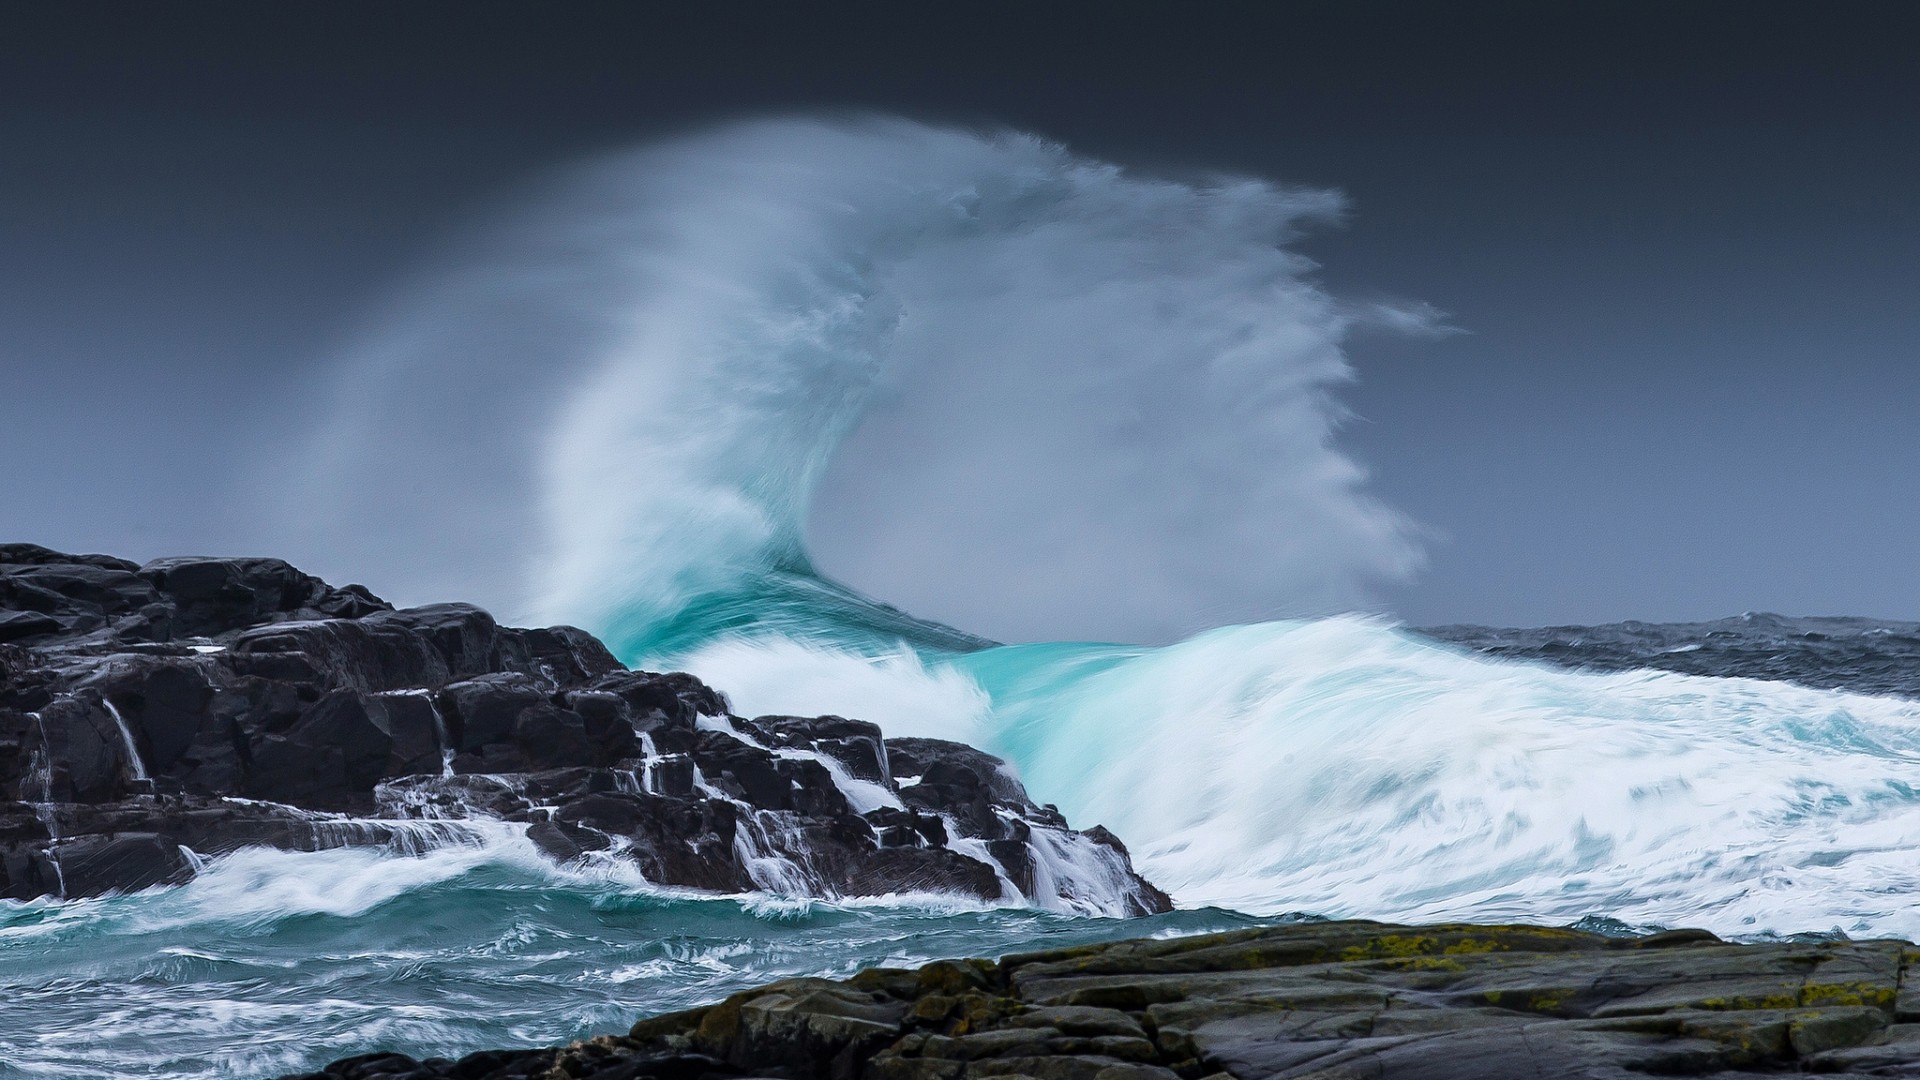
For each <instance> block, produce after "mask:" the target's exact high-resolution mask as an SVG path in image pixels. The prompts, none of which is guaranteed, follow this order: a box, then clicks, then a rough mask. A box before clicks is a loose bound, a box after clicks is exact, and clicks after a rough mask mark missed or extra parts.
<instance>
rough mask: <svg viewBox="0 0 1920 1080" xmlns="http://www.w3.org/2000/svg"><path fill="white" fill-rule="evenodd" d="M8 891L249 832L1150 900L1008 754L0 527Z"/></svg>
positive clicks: (307, 586) (326, 593) (582, 635)
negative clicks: (508, 827) (528, 845)
mask: <svg viewBox="0 0 1920 1080" xmlns="http://www.w3.org/2000/svg"><path fill="white" fill-rule="evenodd" d="M0 792H3V793H5V794H6V795H7V796H9V797H11V799H12V800H13V801H11V802H6V803H0V897H11V898H14V899H27V898H31V897H35V896H41V895H55V896H67V897H73V896H86V895H94V894H98V893H102V892H106V891H111V890H130V889H138V888H144V887H147V886H151V885H156V884H165V883H175V882H180V881H183V880H185V879H186V878H188V877H189V876H191V875H192V874H193V873H194V872H195V868H196V866H198V865H200V864H201V863H202V862H203V861H204V859H205V858H207V857H209V856H216V855H220V854H223V853H227V852H231V851H234V850H236V849H239V848H242V847H247V846H252V845H266V846H270V847H276V848H287V849H302V850H312V849H317V848H324V847H338V846H349V845H379V846H385V847H388V848H392V849H394V850H396V851H398V852H401V853H410V852H415V851H418V850H420V849H422V848H426V847H431V846H435V845H439V844H447V843H470V842H479V839H480V837H481V834H479V833H476V832H475V831H474V830H473V829H472V828H470V827H468V826H469V825H470V823H472V822H475V821H505V822H510V823H514V824H516V825H519V826H524V828H525V832H526V835H527V836H528V837H529V838H530V839H531V840H532V841H533V842H534V843H535V844H536V845H538V846H539V848H540V849H541V850H542V851H544V852H545V853H547V854H548V855H550V856H551V857H553V858H554V859H555V860H557V861H560V862H591V861H594V860H620V861H623V862H625V863H628V864H631V865H633V866H635V867H637V868H638V869H639V870H640V872H641V873H642V874H643V875H644V876H645V877H646V879H647V880H649V881H652V882H655V883H658V884H662V885H674V886H686V887H690V888H697V889H710V890H717V891H722V892H740V891H744V890H749V889H756V888H757V889H772V890H778V891H782V892H787V893H794V894H803V895H813V896H826V897H835V896H864V895H880V894H887V893H900V892H940V893H949V894H961V895H966V896H972V897H977V898H980V899H982V900H989V901H996V900H1017V899H1025V900H1027V901H1030V902H1033V903H1037V904H1041V905H1043V906H1049V907H1056V908H1061V909H1066V910H1078V911H1084V912H1088V913H1097V914H1110V915H1128V914H1140V913H1147V912H1153V911H1161V910H1165V909H1167V908H1168V907H1169V903H1168V901H1167V898H1166V897H1165V895H1164V894H1162V893H1160V892H1159V890H1157V889H1155V888H1154V887H1153V886H1152V885H1150V884H1148V883H1147V882H1145V881H1144V880H1142V879H1141V878H1140V877H1139V876H1138V875H1136V874H1135V873H1134V872H1133V870H1132V867H1131V864H1130V863H1129V861H1128V858H1127V853H1126V850H1125V848H1124V847H1123V846H1122V845H1121V844H1120V842H1119V840H1118V839H1116V838H1114V837H1113V836H1111V835H1110V834H1108V833H1106V832H1105V831H1104V830H1101V829H1094V830H1090V831H1088V832H1085V833H1082V832H1077V831H1074V830H1072V829H1070V828H1069V827H1068V825H1067V823H1066V821H1065V820H1064V819H1062V818H1061V816H1060V815H1059V813H1058V812H1057V811H1055V810H1054V809H1053V808H1052V807H1048V806H1038V805H1035V804H1034V803H1033V802H1032V800H1030V799H1029V798H1028V797H1027V794H1026V792H1025V790H1024V789H1023V788H1022V787H1021V786H1020V783H1019V781H1018V780H1016V779H1015V778H1014V777H1013V776H1012V775H1011V773H1010V772H1008V770H1007V769H1006V767H1005V765H1004V764H1003V763H1002V762H1000V761H999V760H998V759H995V758H993V757H990V756H988V755H986V754H983V753H980V752H979V751H977V750H973V749H971V748H969V747H966V746H963V745H960V744H958V743H949V742H942V741H938V740H928V739H899V740H887V739H883V738H882V737H881V733H880V731H879V729H878V728H877V727H875V726H874V725H872V724H868V723H863V722H860V721H857V720H848V719H844V718H841V717H833V716H828V717H789V716H766V717H759V718H757V719H748V718H745V717H739V716H733V715H731V714H730V712H729V709H728V706H727V702H726V699H725V698H724V697H722V696H721V695H720V694H719V693H717V692H715V691H714V690H712V689H710V688H708V687H707V686H705V685H703V684H702V683H700V682H699V681H698V680H696V679H694V678H693V677H691V676H689V675H685V674H656V673H649V672H639V671H629V670H627V669H626V667H625V666H623V665H622V664H621V663H620V662H619V661H617V660H616V659H614V657H613V656H612V655H611V654H610V653H608V652H607V650H606V649H605V647H603V646H602V645H601V644H600V642H599V641H597V640H595V639H594V638H593V637H592V636H591V635H589V634H587V633H586V632H585V631H582V630H578V629H575V628H573V627H566V626H559V627H550V628H546V629H531V630H527V629H515V628H511V627H504V626H500V625H498V624H497V623H495V621H494V620H493V618H492V617H491V616H489V615H488V614H487V613H486V612H484V611H481V610H480V609H478V608H475V607H471V606H467V605H463V604H440V605H434V606H431V607H421V608H411V609H407V610H394V609H393V608H392V606H391V605H389V604H387V603H386V602H384V601H382V600H380V599H379V598H378V597H376V596H374V595H373V594H372V593H370V592H368V591H367V590H366V589H364V588H361V587H359V586H351V585H350V586H347V587H345V588H334V587H332V586H330V585H328V584H327V583H325V582H323V581H321V580H320V579H318V578H315V577H312V576H310V575H307V574H304V573H301V572H300V571H299V570H296V569H294V568H293V567H291V566H289V565H287V564H286V563H284V562H281V561H279V560H275V559H163V560H159V561H157V562H152V563H148V564H146V565H144V566H139V565H135V564H133V563H130V562H127V561H125V560H121V559H114V558H111V557H107V556H99V555H66V554H61V553H58V552H53V551H49V550H47V549H45V548H39V547H34V546H32V545H24V544H14V545H0Z"/></svg>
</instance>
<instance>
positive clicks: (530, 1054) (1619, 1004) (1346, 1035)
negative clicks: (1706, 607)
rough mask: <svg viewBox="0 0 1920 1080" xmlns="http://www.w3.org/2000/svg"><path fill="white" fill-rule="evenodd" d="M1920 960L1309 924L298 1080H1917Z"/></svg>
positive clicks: (979, 968) (862, 979) (948, 967)
mask: <svg viewBox="0 0 1920 1080" xmlns="http://www.w3.org/2000/svg"><path fill="white" fill-rule="evenodd" d="M1916 961H1920V949H1917V948H1916V947H1915V946H1913V945H1910V944H1908V943H1906V942H1900V941H1866V942H1845V941H1813V942H1781V943H1769V944H1754V945H1734V944H1728V943H1726V942H1722V941H1720V940H1719V939H1717V938H1715V937H1714V936H1713V935H1711V934H1708V933H1705V932H1704V931H1676V932H1671V933H1665V934H1658V935H1654V936H1652V937H1644V938H1638V939H1621V938H1609V937H1602V936H1599V935H1595V934H1588V933H1582V932H1579V931H1576V930H1564V929H1550V928H1543V927H1526V926H1470V925H1446V926H1390V925H1385V924H1381V923H1371V922H1327V923H1304V924H1295V925H1289V926H1279V927H1271V928H1263V929H1254V930H1245V931H1236V932H1232V933H1227V934H1214V935H1207V936H1200V937H1189V938H1179V939H1174V940H1165V941H1161V940H1136V941H1124V942H1118V943H1113V944H1106V945H1092V946H1086V947H1082V948H1074V949H1066V950H1061V951H1057V952H1051V953H1036V954H1029V955H1022V956H1010V957H1006V958H1004V959H1002V960H1000V961H998V962H989V961H982V960H964V961H940V962H937V963H933V964H930V965H928V966H926V967H923V968H920V969H919V970H917V971H904V970H888V969H876V970H870V971H866V972H862V973H861V974H859V975H856V976H855V977H853V978H851V979H848V980H846V981H828V980H822V979H794V980H787V981H783V982H778V983H773V984H770V985H768V986H765V987H762V988H760V989H757V990H751V991H747V992H744V993H740V994H736V995H734V996H733V997H730V998H728V999H726V1000H725V1001H723V1002H720V1003H718V1004H715V1005H713V1006H710V1007H707V1008H702V1009H694V1010H691V1011H688V1012H682V1013H674V1014H671V1015H666V1016H659V1017H654V1018H651V1019H646V1020H642V1021H640V1022H639V1023H638V1024H635V1025H634V1027H633V1029H632V1030H631V1031H630V1032H628V1033H627V1034H625V1035H620V1036H602V1037H600V1038H596V1039H592V1040H589V1041H584V1042H578V1043H574V1044H572V1045H570V1046H566V1047H558V1048H546V1049H540V1050H524V1051H491V1052H488V1053H483V1054H475V1055H471V1056H469V1057H465V1058H461V1059H460V1060H458V1061H452V1060H441V1059H435V1060H430V1061H424V1062H422V1061H415V1060H413V1059H411V1058H407V1057H404V1056H402V1055H395V1054H386V1055H370V1056H364V1057H358V1058H351V1059H347V1060H345V1061H340V1062H336V1063H334V1064H333V1065H330V1066H328V1067H327V1068H326V1069H325V1070H323V1071H322V1072H319V1073H311V1074H307V1075H306V1076H305V1077H302V1078H300V1080H363V1078H372V1077H393V1078H396V1080H401V1078H428V1077H435V1078H438V1077H458V1078H463V1080H478V1078H483V1077H484V1078H497V1080H506V1078H521V1077H525V1078H532V1077H539V1078H545V1080H560V1078H593V1080H617V1078H618V1080H625V1078H633V1077H653V1078H659V1080H702V1078H716V1080H717V1078H731V1077H755V1076H758V1077H787V1078H792V1080H804V1078H815V1080H975V1078H986V1077H1013V1076H1027V1077H1035V1078H1039V1080H1204V1078H1207V1077H1234V1078H1238V1080H1256V1078H1269V1077H1271V1078H1300V1080H1307V1078H1314V1080H1336V1078H1338V1080H1350V1078H1363V1077H1364V1078H1375V1080H1489V1078H1494V1080H1500V1078H1509V1077H1516V1078H1539V1080H1558V1078H1575V1077H1580V1078H1611V1080H1626V1078H1630V1077H1646V1076H1715V1077H1726V1078H1732V1077H1745V1076H1774V1075H1780V1074H1784V1073H1819V1074H1825V1075H1833V1076H1855V1077H1865V1076H1881V1077H1884V1076H1920V989H1914V988H1913V987H1912V986H1910V984H1909V973H1910V972H1911V971H1912V970H1913V965H1914V964H1915V962H1916Z"/></svg>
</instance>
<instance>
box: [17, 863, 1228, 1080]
mask: <svg viewBox="0 0 1920 1080" xmlns="http://www.w3.org/2000/svg"><path fill="white" fill-rule="evenodd" d="M1249 921H1250V920H1248V919H1247V918H1245V917H1243V916H1237V915H1233V914H1229V913H1226V912H1219V911H1183V912H1178V913H1175V914H1172V915H1166V916H1159V917H1156V918H1153V919H1147V920H1140V921H1133V922H1123V921H1118V920H1105V919H1081V918H1072V917H1068V916H1062V915H1052V914H1047V913H1042V912H1034V911H1022V910H995V909H985V908H978V907H963V906H957V905H953V904H950V903H944V902H941V901H939V900H938V899H934V898H929V899H928V900H927V901H926V902H923V903H917V904H916V903H911V902H910V903H905V904H892V905H884V906H883V905H872V906H853V907H844V906H842V907H836V906H832V905H826V904H819V903H812V902H807V901H782V900H775V899H770V898H758V899H747V898H734V899H727V898H697V897H687V896H672V895H667V894H663V893H661V892H660V891H658V890H653V889H649V888H647V887H645V886H644V885H643V884H641V883H638V882H635V881H631V880H616V879H612V878H608V877H599V878H589V877H583V876H580V875H572V874H567V873H565V872H561V871H557V870H555V869H554V868H553V867H551V866H549V865H547V864H546V863H544V862H543V861H541V860H539V858H538V857H537V856H535V855H534V854H533V853H532V851H531V849H530V848H529V847H527V846H525V845H524V844H522V843H515V842H512V841H509V840H505V839H502V840H501V841H500V842H498V843H493V844H489V845H487V846H482V847H473V848H457V849H450V850H446V851H441V852H436V853H433V854H431V855H428V856H425V857H421V858H391V857H386V856H381V855H377V854H374V853H371V852H345V851H337V852H326V853H320V854H301V855H293V854H285V853H277V852H252V853H247V854H244V855H240V856H236V857H234V858H232V859H230V860H228V861H227V862H225V863H223V864H221V865H219V866H217V867H215V868H214V869H213V870H212V871H211V872H209V873H207V874H206V875H204V876H203V877H201V878H200V879H198V880H196V881H195V882H193V883H191V884H189V885H187V886H184V887H181V888H177V889H162V890H154V891H149V892H146V893H141V894H138V895H132V896H119V897H109V898H104V899H98V900H81V901H73V902H68V903H64V904H63V903H57V902H35V903H31V904H25V905H20V904H11V903H9V904H4V905H0V1076H5V1077H21V1078H26V1077H75V1078H78V1077H98V1076H105V1075H114V1076H122V1075H125V1076H165V1077H177V1078H187V1077H267V1076H274V1075H279V1074H281V1073H285V1072H295V1071H301V1070H304V1069H309V1068H314V1067H317V1066H319V1065H321V1064H323V1063H325V1062H327V1061H331V1060H333V1059H335V1058H339V1057H345V1056H347V1055H350V1054H355V1053H361V1052H364V1051H366V1050H367V1049H368V1048H370V1047H380V1048H386V1049H394V1050H400V1051H404V1052H406V1053H410V1054H413V1055H415V1056H417V1057H427V1056H433V1055H459V1054H464V1053H468V1052H471V1051H473V1050H475V1049H479V1048H483V1047H493V1046H532V1045H542V1044H548V1043H557V1042H563V1041H566V1040H569V1039H574V1038H580V1037H584V1036H588V1035H592V1034H598V1033H603V1032H610V1031H621V1030H624V1029H625V1028H626V1027H628V1026H629V1025H631V1024H632V1023H633V1021H634V1020H635V1019H637V1018H639V1017H640V1016H642V1015H646V1014H652V1013H657V1012H664V1011H670V1010H673V1009H679V1008H685V1007H688V1006H692V1005H696V1004H701V1003H704V1002H708V1001H712V1000H715V999H717V998H719V997H722V996H724V995H726V994H728V993H731V992H733V991H735V990H739V989H743V988H745V987H747V986H750V985H754V984H757V983H760V982H764V981H766V980H768V979H770V978H777V977H780V976H785V975H846V974H850V973H852V972H854V971H856V970H858V969H860V968H863V967H867V966H872V965H917V964H921V963H924V962H926V961H928V960H932V959H937V958H940V957H949V956H963V955H974V954H979V953H990V954H998V953H1005V952H1013V951H1021V950H1026V949H1033V948H1047V947H1052V946H1054V945H1062V944H1072V943H1078V942H1085V941H1097V940H1104V939H1109V938H1114V937H1122V936H1132V935H1135V934H1141V933H1161V934H1180V933H1193V932H1201V931H1208V930H1216V929H1225V928H1230V927H1235V926H1243V925H1247V924H1248V922H1249Z"/></svg>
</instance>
